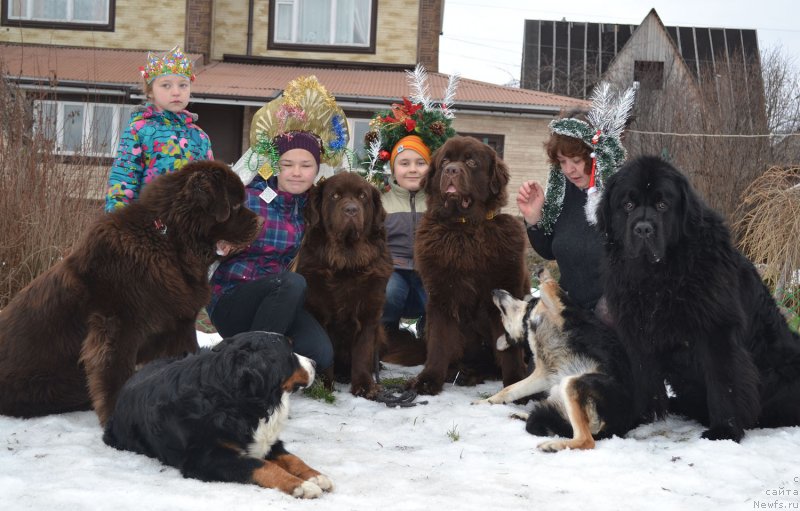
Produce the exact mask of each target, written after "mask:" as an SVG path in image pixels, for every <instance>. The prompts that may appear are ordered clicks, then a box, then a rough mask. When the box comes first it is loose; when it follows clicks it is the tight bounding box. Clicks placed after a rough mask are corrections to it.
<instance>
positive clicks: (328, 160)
mask: <svg viewBox="0 0 800 511" xmlns="http://www.w3.org/2000/svg"><path fill="white" fill-rule="evenodd" d="M300 132H305V133H308V134H311V135H313V136H314V137H316V138H317V139H318V140H319V141H320V144H321V151H320V161H321V163H325V164H327V165H330V166H331V167H337V166H338V165H339V164H341V163H342V161H343V160H344V159H347V160H348V164H350V161H349V155H348V150H347V142H348V140H349V139H350V135H349V132H348V129H347V118H346V117H345V115H344V111H342V109H341V108H340V107H339V105H338V104H337V103H336V99H335V98H334V97H333V96H332V95H331V94H330V93H329V92H328V91H327V89H325V87H324V86H323V85H322V84H321V83H319V81H318V80H317V77H316V76H301V77H299V78H296V79H294V80H292V81H291V82H289V84H288V85H287V86H286V88H285V89H284V91H283V94H281V95H280V96H279V97H277V98H275V99H273V100H272V101H270V102H269V103H267V104H266V105H264V106H263V107H261V108H260V109H259V110H258V111H257V112H256V113H255V115H254V116H253V121H252V123H251V126H250V148H249V149H248V150H247V151H246V152H245V154H244V155H243V156H242V157H241V158H240V159H239V161H238V162H236V164H235V165H234V167H233V169H234V170H235V171H236V172H237V173H238V174H239V176H240V177H241V178H242V180H243V181H244V182H245V183H249V182H250V181H251V180H252V178H253V177H254V176H255V174H256V173H258V174H259V175H261V177H263V178H264V179H269V178H270V177H271V176H272V175H276V174H278V172H279V171H280V167H279V165H278V160H279V159H280V148H279V145H278V142H279V141H280V140H281V137H284V136H285V135H287V134H292V133H300Z"/></svg>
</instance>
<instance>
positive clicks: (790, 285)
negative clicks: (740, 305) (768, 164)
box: [734, 167, 800, 323]
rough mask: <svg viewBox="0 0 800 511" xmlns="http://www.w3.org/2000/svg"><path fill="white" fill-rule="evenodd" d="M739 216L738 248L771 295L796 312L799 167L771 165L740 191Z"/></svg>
mask: <svg viewBox="0 0 800 511" xmlns="http://www.w3.org/2000/svg"><path fill="white" fill-rule="evenodd" d="M742 197H743V201H742V204H741V205H740V207H739V211H738V215H737V216H738V218H739V220H738V221H737V222H736V224H735V225H734V228H735V229H736V231H737V232H738V233H739V240H740V243H739V245H740V248H741V249H742V251H743V252H744V253H745V255H747V257H748V258H749V259H750V260H751V261H753V262H755V263H757V264H758V265H759V267H760V269H761V273H762V276H763V277H764V279H765V280H766V281H767V282H768V283H769V284H770V286H771V287H772V288H773V289H774V290H775V291H774V293H775V298H776V300H778V301H779V303H782V304H783V305H784V306H785V307H786V308H787V309H788V310H789V311H790V312H791V314H790V318H789V320H790V322H792V321H794V322H795V323H797V321H798V316H800V275H799V274H800V241H798V240H800V167H789V168H783V167H772V168H770V169H769V170H767V171H766V172H765V173H764V174H763V175H761V176H760V177H758V178H757V179H756V180H755V181H753V183H752V184H751V185H750V186H749V187H748V188H747V190H746V191H745V193H744V194H743V196H742Z"/></svg>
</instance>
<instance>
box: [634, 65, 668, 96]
mask: <svg viewBox="0 0 800 511" xmlns="http://www.w3.org/2000/svg"><path fill="white" fill-rule="evenodd" d="M633 81H634V82H639V86H640V87H641V88H642V90H661V89H663V88H664V63H663V62H660V61H652V60H636V61H634V63H633Z"/></svg>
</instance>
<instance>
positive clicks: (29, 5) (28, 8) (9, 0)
mask: <svg viewBox="0 0 800 511" xmlns="http://www.w3.org/2000/svg"><path fill="white" fill-rule="evenodd" d="M18 1H19V0H5V2H6V12H7V13H8V19H9V20H15V21H39V22H46V23H75V24H78V23H79V24H89V25H108V23H109V19H108V18H109V11H110V10H111V1H110V0H97V1H99V2H101V3H102V4H104V7H105V17H104V19H102V20H76V19H74V16H75V0H64V1H65V2H66V3H67V13H66V17H65V18H64V19H60V18H41V17H36V16H34V14H33V12H34V9H33V8H34V4H35V3H36V2H39V1H41V0H26V2H25V9H24V10H25V13H24V14H21V15H19V16H14V15H13V14H12V13H13V9H12V7H13V4H14V3H15V2H18Z"/></svg>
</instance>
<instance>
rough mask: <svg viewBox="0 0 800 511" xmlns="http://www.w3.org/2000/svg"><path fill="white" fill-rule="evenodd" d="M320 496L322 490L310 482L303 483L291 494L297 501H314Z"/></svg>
mask: <svg viewBox="0 0 800 511" xmlns="http://www.w3.org/2000/svg"><path fill="white" fill-rule="evenodd" d="M320 495H322V488H320V487H319V486H318V485H317V484H316V483H312V482H311V481H303V482H302V484H300V485H298V486H297V487H296V488H295V489H294V491H293V492H292V497H297V498H298V499H316V498H317V497H319V496H320Z"/></svg>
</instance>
